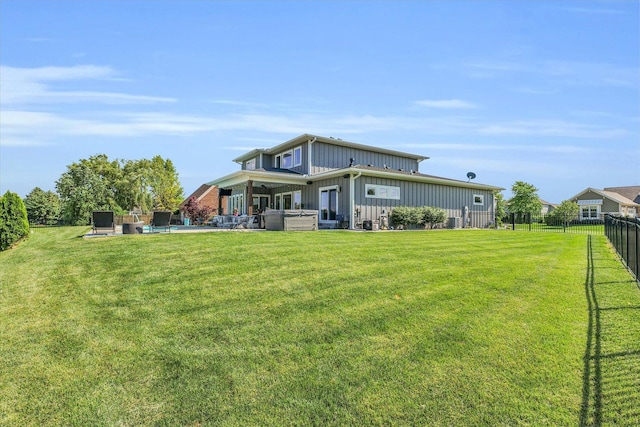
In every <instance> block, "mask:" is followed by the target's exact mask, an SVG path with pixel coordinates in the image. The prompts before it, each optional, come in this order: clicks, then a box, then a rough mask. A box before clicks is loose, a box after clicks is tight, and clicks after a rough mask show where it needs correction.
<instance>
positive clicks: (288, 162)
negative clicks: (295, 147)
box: [282, 151, 293, 169]
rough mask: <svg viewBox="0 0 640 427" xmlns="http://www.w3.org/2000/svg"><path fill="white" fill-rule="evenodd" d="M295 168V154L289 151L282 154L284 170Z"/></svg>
mask: <svg viewBox="0 0 640 427" xmlns="http://www.w3.org/2000/svg"><path fill="white" fill-rule="evenodd" d="M292 167H293V152H292V151H287V152H285V153H282V168H284V169H289V168H292Z"/></svg>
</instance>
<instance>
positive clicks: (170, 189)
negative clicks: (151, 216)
mask: <svg viewBox="0 0 640 427" xmlns="http://www.w3.org/2000/svg"><path fill="white" fill-rule="evenodd" d="M149 184H150V186H151V193H152V194H153V208H154V209H163V210H169V211H175V210H176V209H177V208H178V206H179V205H180V203H181V202H182V200H183V199H184V195H183V191H182V186H181V185H180V181H179V180H178V172H177V171H176V168H175V167H174V166H173V162H172V161H171V160H169V159H166V160H165V159H163V158H162V157H160V156H155V157H154V158H153V159H151V175H150V180H149Z"/></svg>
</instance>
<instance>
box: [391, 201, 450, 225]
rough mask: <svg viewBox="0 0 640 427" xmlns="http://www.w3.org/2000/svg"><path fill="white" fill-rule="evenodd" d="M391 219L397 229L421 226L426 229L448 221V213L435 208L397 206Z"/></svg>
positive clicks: (392, 212)
mask: <svg viewBox="0 0 640 427" xmlns="http://www.w3.org/2000/svg"><path fill="white" fill-rule="evenodd" d="M389 217H390V220H391V223H392V224H393V226H394V227H396V228H397V229H405V228H408V227H409V226H419V225H420V226H423V227H425V228H426V227H427V226H429V228H434V227H435V225H436V224H441V223H443V222H444V221H445V220H446V218H447V212H446V211H445V210H444V209H442V208H436V207H433V206H422V207H413V206H397V207H395V208H393V209H392V210H391V214H390V215H389Z"/></svg>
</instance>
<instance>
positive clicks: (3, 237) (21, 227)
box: [0, 191, 29, 251]
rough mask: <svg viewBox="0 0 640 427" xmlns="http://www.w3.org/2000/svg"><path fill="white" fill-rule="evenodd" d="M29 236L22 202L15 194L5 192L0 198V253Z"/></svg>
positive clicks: (27, 221)
mask: <svg viewBox="0 0 640 427" xmlns="http://www.w3.org/2000/svg"><path fill="white" fill-rule="evenodd" d="M28 235H29V220H28V219H27V209H26V208H25V206H24V202H23V201H22V199H21V198H20V196H18V195H17V194H16V193H12V192H10V191H7V192H6V193H5V194H4V196H2V197H0V251H4V250H6V249H9V248H10V247H11V245H13V244H14V243H15V242H17V241H19V240H20V239H22V238H24V237H27V236H28Z"/></svg>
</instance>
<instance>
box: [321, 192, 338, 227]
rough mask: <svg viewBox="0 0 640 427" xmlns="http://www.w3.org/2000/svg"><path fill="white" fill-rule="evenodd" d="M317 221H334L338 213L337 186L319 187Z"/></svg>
mask: <svg viewBox="0 0 640 427" xmlns="http://www.w3.org/2000/svg"><path fill="white" fill-rule="evenodd" d="M319 206H320V218H319V221H335V220H336V215H337V213H338V186H337V185H334V186H331V187H321V188H320V203H319Z"/></svg>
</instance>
